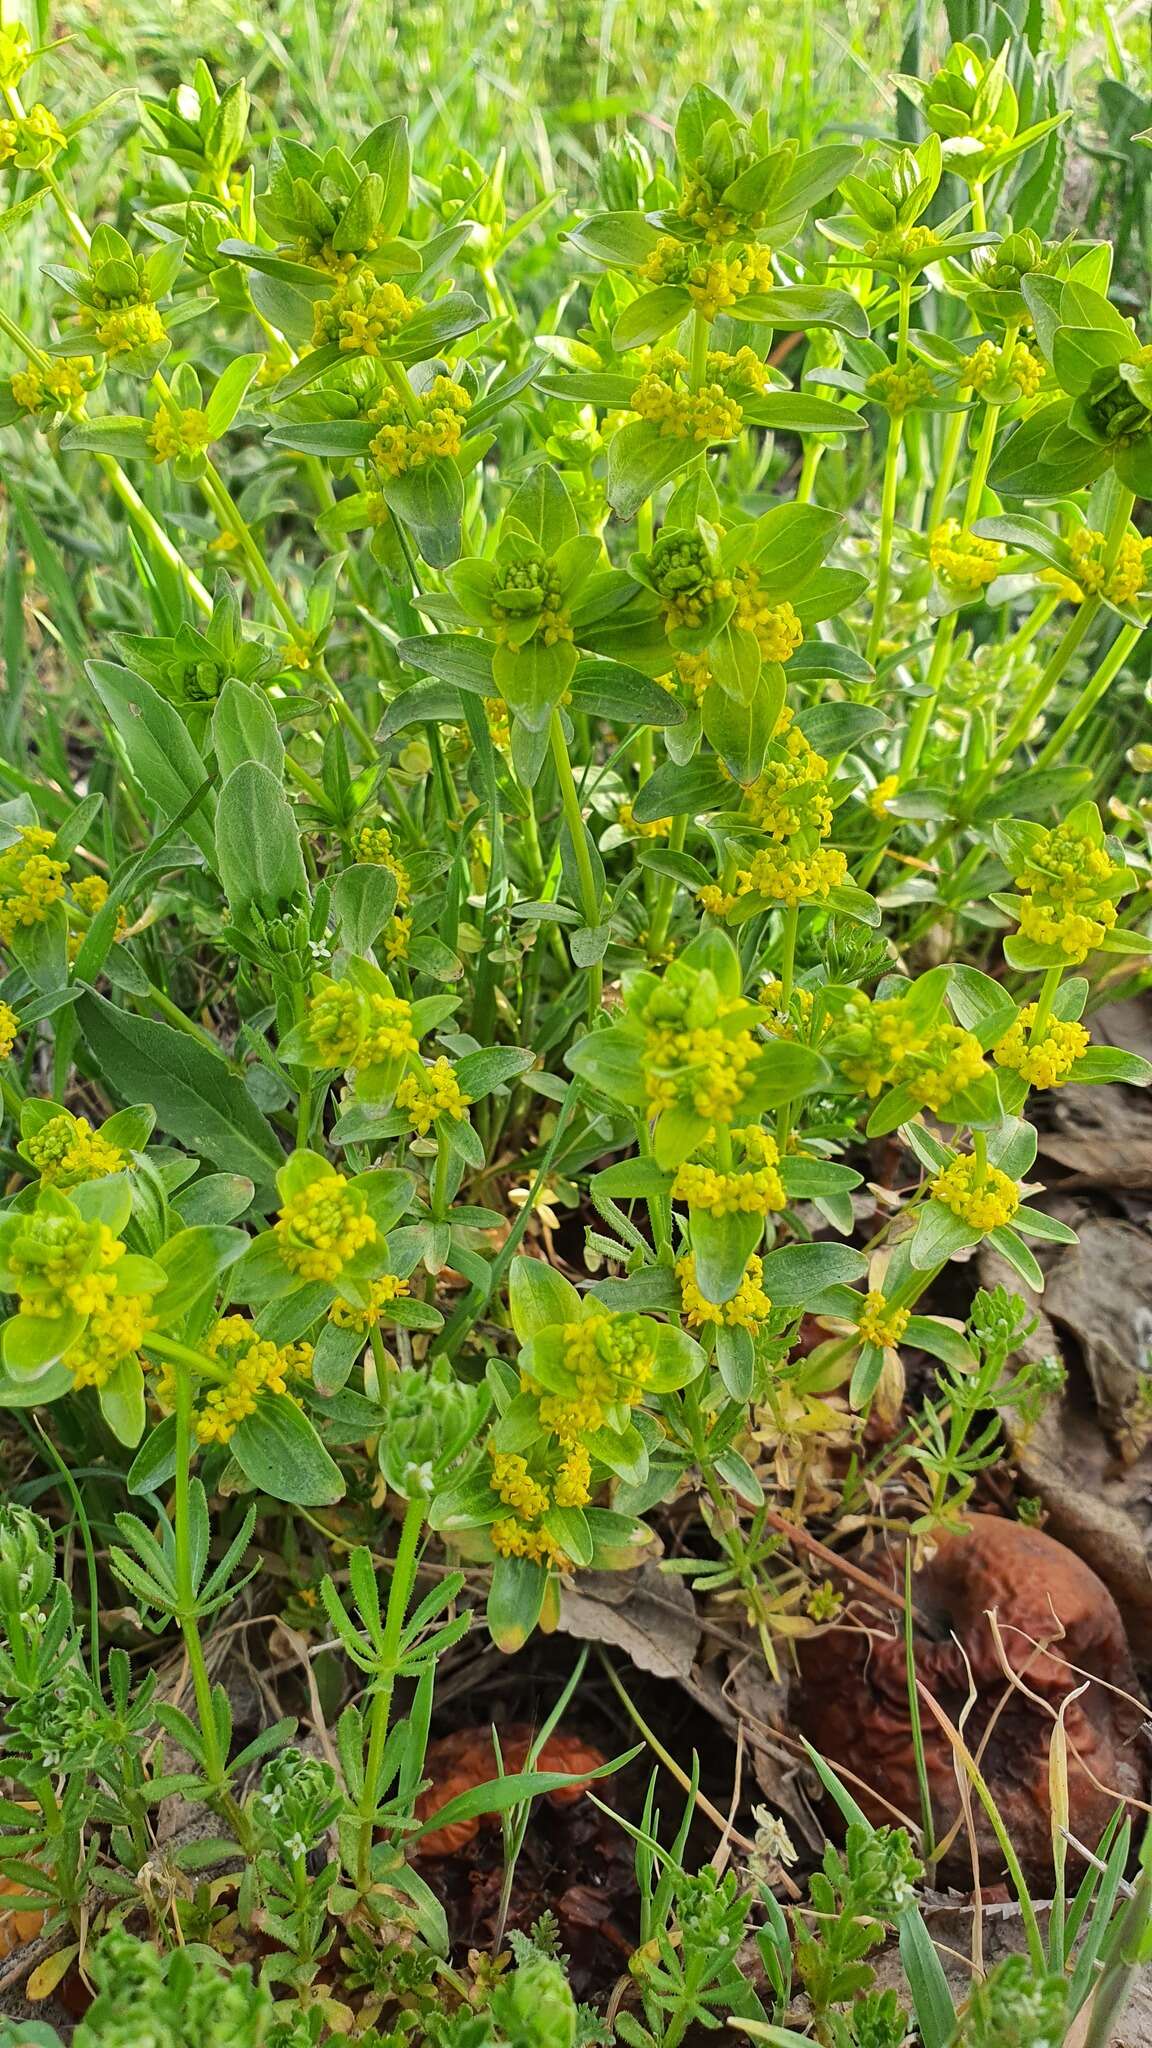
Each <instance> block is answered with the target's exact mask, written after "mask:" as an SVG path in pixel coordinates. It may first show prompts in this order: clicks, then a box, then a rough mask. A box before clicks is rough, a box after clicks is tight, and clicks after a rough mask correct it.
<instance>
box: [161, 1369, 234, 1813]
mask: <svg viewBox="0 0 1152 2048" xmlns="http://www.w3.org/2000/svg"><path fill="white" fill-rule="evenodd" d="M172 1378H173V1381H174V1384H175V1391H176V1488H175V1497H174V1502H173V1511H172V1540H173V1544H174V1548H175V1578H176V1600H177V1607H176V1619H177V1620H178V1622H179V1624H180V1633H181V1635H182V1636H183V1638H184V1649H185V1652H186V1654H187V1658H188V1668H189V1670H190V1671H191V1673H192V1685H193V1689H194V1691H195V1694H196V1712H197V1715H198V1717H199V1721H200V1735H201V1740H202V1741H203V1744H204V1775H205V1777H206V1779H207V1781H208V1783H209V1785H210V1786H211V1787H212V1789H213V1791H214V1792H215V1793H216V1795H217V1797H220V1796H221V1795H222V1794H225V1791H226V1785H227V1770H226V1764H225V1759H224V1757H223V1755H222V1753H221V1749H220V1736H219V1731H218V1729H217V1726H216V1709H215V1705H214V1702H213V1699H212V1681H211V1679H210V1678H209V1676H208V1666H207V1664H206V1662H205V1659H204V1646H203V1644H202V1643H201V1641H200V1629H199V1624H198V1619H197V1612H196V1587H195V1584H194V1581H193V1576H192V1547H191V1540H190V1533H189V1531H190V1512H189V1502H190V1494H191V1464H192V1376H191V1373H190V1372H189V1370H188V1367H187V1364H186V1363H185V1362H183V1361H180V1362H179V1364H178V1365H177V1369H176V1370H175V1371H174V1372H173V1375H172Z"/></svg>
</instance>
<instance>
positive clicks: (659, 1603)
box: [557, 1563, 700, 1680]
mask: <svg viewBox="0 0 1152 2048" xmlns="http://www.w3.org/2000/svg"><path fill="white" fill-rule="evenodd" d="M557 1626H558V1627H559V1628H560V1629H561V1630H562V1631H563V1632H564V1634H565V1635H570V1636H575V1637H576V1639H577V1641H578V1642H582V1643H603V1644H605V1645H606V1647H607V1648H608V1649H611V1650H621V1651H623V1653H624V1655H625V1656H626V1657H628V1658H629V1659H630V1660H631V1662H632V1663H633V1664H635V1665H636V1667H637V1669H638V1670H640V1671H650V1672H651V1673H652V1676H653V1677H654V1678H678V1679H681V1680H683V1679H686V1678H688V1677H689V1676H690V1674H691V1671H692V1666H693V1664H694V1662H695V1659H696V1653H697V1651H698V1649H699V1647H700V1624H699V1622H698V1620H697V1618H696V1605H695V1602H694V1600H693V1598H692V1595H691V1593H690V1592H689V1590H688V1587H687V1586H686V1585H685V1583H684V1581H683V1579H682V1578H680V1577H679V1576H678V1575H677V1574H676V1573H675V1572H662V1571H661V1570H660V1567H659V1565H657V1564H651V1563H649V1564H644V1565H641V1566H640V1568H639V1570H638V1571H634V1572H630V1573H628V1575H627V1576H626V1577H620V1578H617V1577H615V1576H614V1575H610V1574H609V1573H607V1572H578V1573H577V1575H576V1578H575V1580H574V1581H573V1583H572V1585H571V1586H565V1588H564V1595H563V1599H562V1600H561V1603H560V1620H559V1622H558V1624H557Z"/></svg>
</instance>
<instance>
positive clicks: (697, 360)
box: [688, 313, 710, 462]
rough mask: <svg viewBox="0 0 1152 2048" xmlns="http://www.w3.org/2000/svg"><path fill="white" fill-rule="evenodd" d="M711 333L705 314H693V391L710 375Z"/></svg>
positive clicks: (702, 452) (702, 454)
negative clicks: (709, 347) (709, 343)
mask: <svg viewBox="0 0 1152 2048" xmlns="http://www.w3.org/2000/svg"><path fill="white" fill-rule="evenodd" d="M709 332H710V330H709V326H708V322H707V320H706V319H705V318H704V315H703V313H693V315H692V359H691V364H690V366H689V372H688V374H689V377H690V378H691V382H692V389H693V391H699V389H700V386H701V385H702V384H703V382H704V379H705V378H706V376H707V375H708V339H709ZM699 460H700V461H701V462H703V461H704V460H705V454H704V450H703V449H701V451H700V456H699Z"/></svg>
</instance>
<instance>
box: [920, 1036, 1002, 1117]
mask: <svg viewBox="0 0 1152 2048" xmlns="http://www.w3.org/2000/svg"><path fill="white" fill-rule="evenodd" d="M984 1071H985V1069H984V1053H983V1050H982V1048H981V1045H980V1041H979V1039H978V1038H976V1037H975V1036H974V1035H973V1033H972V1032H971V1031H964V1030H963V1029H962V1028H961V1026H960V1025H959V1024H938V1025H937V1026H936V1028H935V1030H934V1031H933V1033H932V1037H931V1041H930V1043H929V1045H928V1046H927V1048H926V1050H925V1051H924V1052H923V1053H922V1054H921V1055H920V1057H919V1059H918V1060H917V1061H916V1063H915V1071H914V1073H913V1074H912V1075H910V1076H908V1077H907V1078H909V1079H912V1080H914V1081H915V1084H916V1088H917V1090H918V1092H919V1095H920V1100H921V1102H922V1103H923V1105H924V1107H925V1109H931V1110H934V1111H935V1112H937V1113H939V1112H940V1111H941V1110H944V1109H947V1107H948V1104H949V1103H950V1102H951V1101H952V1100H953V1099H954V1097H955V1096H957V1095H959V1094H961V1093H962V1091H963V1090H964V1089H965V1088H970V1087H971V1085H972V1083H973V1082H974V1081H978V1080H979V1079H980V1076H981V1074H982V1073H983V1072H984ZM902 1078H904V1077H902Z"/></svg>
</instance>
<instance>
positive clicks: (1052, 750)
mask: <svg viewBox="0 0 1152 2048" xmlns="http://www.w3.org/2000/svg"><path fill="white" fill-rule="evenodd" d="M1144 630H1145V628H1144V627H1143V626H1124V627H1123V628H1122V629H1121V631H1120V632H1119V633H1117V635H1116V638H1115V639H1114V641H1113V642H1112V645H1111V647H1110V648H1109V649H1108V652H1107V654H1106V655H1105V656H1104V659H1103V661H1102V662H1101V663H1100V666H1099V668H1098V669H1097V671H1096V673H1095V675H1094V676H1093V677H1092V679H1091V681H1090V682H1088V683H1086V684H1085V686H1084V688H1083V690H1082V691H1081V693H1080V695H1079V697H1078V698H1077V699H1076V702H1075V704H1074V705H1073V706H1072V709H1071V710H1070V711H1069V712H1068V714H1067V716H1066V717H1064V718H1062V719H1061V721H1060V723H1059V725H1058V726H1057V727H1056V730H1055V732H1054V733H1053V734H1052V737H1051V739H1049V740H1048V741H1046V742H1045V744H1044V746H1042V747H1041V749H1040V752H1039V753H1038V754H1037V756H1036V766H1037V768H1051V767H1052V766H1053V765H1054V764H1055V762H1057V761H1060V760H1062V759H1063V757H1064V752H1065V749H1066V747H1067V745H1068V742H1069V740H1071V739H1073V738H1074V737H1075V735H1076V733H1077V732H1079V730H1080V727H1081V726H1082V725H1083V724H1085V722H1086V721H1087V719H1089V718H1090V717H1091V715H1092V713H1093V712H1094V711H1095V709H1096V706H1097V705H1098V704H1099V702H1100V700H1101V698H1102V697H1104V696H1106V695H1107V692H1108V691H1109V689H1110V688H1111V686H1112V684H1113V683H1114V682H1115V680H1116V677H1117V676H1118V675H1119V673H1120V670H1121V669H1122V668H1123V666H1124V663H1125V662H1126V661H1127V659H1128V656H1129V655H1130V654H1131V652H1132V650H1133V648H1134V647H1135V646H1136V643H1137V641H1138V640H1139V638H1140V635H1141V634H1142V633H1143V632H1144Z"/></svg>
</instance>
